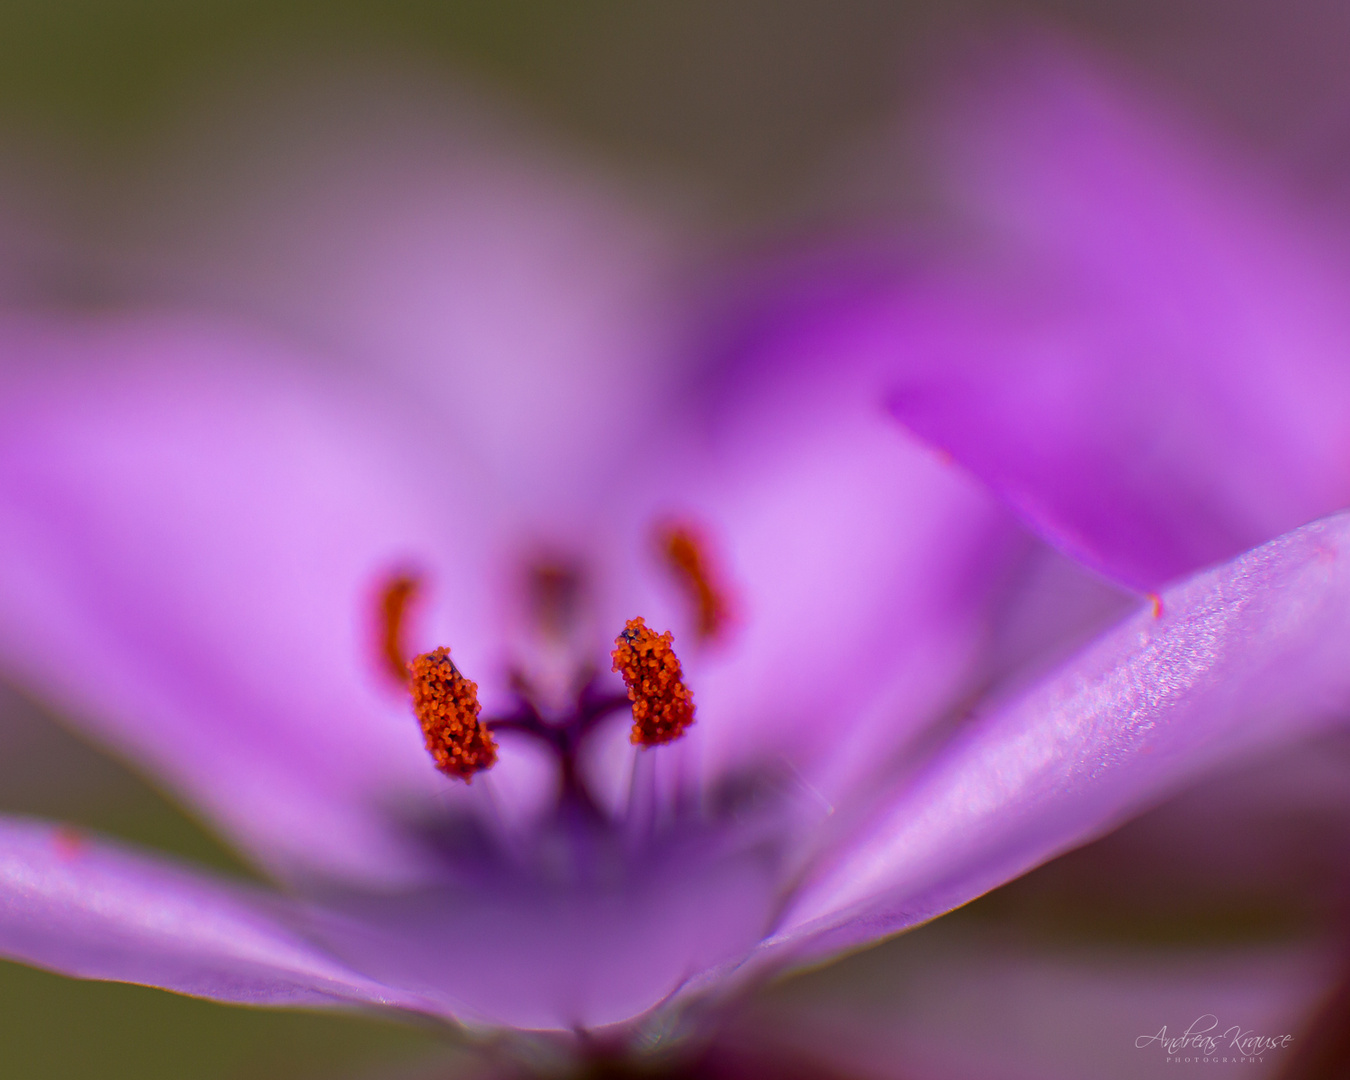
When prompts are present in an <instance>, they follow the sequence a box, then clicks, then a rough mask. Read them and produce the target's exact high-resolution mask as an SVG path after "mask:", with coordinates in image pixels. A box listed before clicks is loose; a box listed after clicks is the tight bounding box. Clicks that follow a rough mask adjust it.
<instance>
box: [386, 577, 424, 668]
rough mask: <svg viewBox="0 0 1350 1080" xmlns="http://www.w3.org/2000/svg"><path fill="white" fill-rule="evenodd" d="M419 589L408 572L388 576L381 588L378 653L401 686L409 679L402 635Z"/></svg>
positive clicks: (415, 580)
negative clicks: (409, 610)
mask: <svg viewBox="0 0 1350 1080" xmlns="http://www.w3.org/2000/svg"><path fill="white" fill-rule="evenodd" d="M421 592H422V581H421V579H420V578H418V577H416V576H414V575H413V574H410V573H399V574H395V575H394V576H392V577H390V578H389V579H388V580H387V581H386V582H385V583H384V585H383V586H381V588H380V603H379V612H378V620H379V628H378V638H379V642H378V645H379V655H380V664H381V666H382V667H383V668H384V670H385V672H386V673H387V674H388V675H389V676H390V678H392V679H393V680H394V681H395V682H397V683H398V684H399V685H400V686H404V685H407V682H408V659H407V657H408V651H407V648H406V642H405V641H404V637H405V635H406V631H407V622H408V609H409V607H410V606H411V605H412V603H413V601H414V600H416V599H417V597H418V596H419V595H420V594H421Z"/></svg>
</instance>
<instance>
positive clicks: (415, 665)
mask: <svg viewBox="0 0 1350 1080" xmlns="http://www.w3.org/2000/svg"><path fill="white" fill-rule="evenodd" d="M408 671H409V673H410V674H411V676H412V677H411V680H410V682H409V689H411V690H412V699H413V711H414V712H415V713H416V714H417V720H418V722H419V723H420V724H421V725H422V734H423V736H424V737H425V738H426V744H427V751H428V753H430V754H431V756H432V758H433V760H434V761H435V762H436V768H438V769H440V770H441V772H443V773H445V774H446V775H447V776H457V777H459V779H461V780H463V781H465V782H466V783H468V782H469V781H470V780H471V779H472V777H473V774H474V773H476V772H481V771H482V770H483V769H490V768H492V766H493V765H495V764H496V762H497V743H496V741H495V740H494V739H493V738H492V732H490V731H489V730H488V729H487V728H486V727H484V726H483V725H482V724H480V723H479V722H478V710H479V708H480V706H479V704H478V684H477V683H475V682H472V681H470V680H469V679H466V678H465V677H464V676H463V675H461V674H460V671H459V668H457V667H455V664H454V661H452V660H451V659H450V650H449V649H446V648H440V649H436V650H434V651H433V652H429V653H424V654H423V655H421V656H419V657H417V658H416V659H415V660H413V662H412V663H411V664H409V665H408Z"/></svg>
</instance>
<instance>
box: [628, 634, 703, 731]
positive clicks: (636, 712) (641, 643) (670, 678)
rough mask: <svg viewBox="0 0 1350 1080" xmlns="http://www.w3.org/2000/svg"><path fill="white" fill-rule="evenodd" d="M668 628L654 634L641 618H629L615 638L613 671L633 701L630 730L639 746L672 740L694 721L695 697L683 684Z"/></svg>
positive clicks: (629, 698) (672, 639)
mask: <svg viewBox="0 0 1350 1080" xmlns="http://www.w3.org/2000/svg"><path fill="white" fill-rule="evenodd" d="M673 642H674V638H673V637H672V635H671V633H670V631H669V630H667V631H666V632H665V633H664V634H657V633H656V632H655V631H654V630H651V629H649V628H648V627H647V624H646V623H645V622H643V621H642V619H640V618H638V619H629V620H628V623H627V625H626V626H625V627H624V629H623V633H622V634H620V635H619V636H618V637H617V638H616V639H615V641H614V653H613V657H614V667H613V670H614V671H617V672H620V673H621V674H622V675H623V681H624V684H625V685H626V686H627V687H628V700H629V701H631V702H632V703H633V732H632V735H631V736H630V738H631V739H632V741H633V742H635V743H637V744H639V745H640V746H660V745H662V744H663V743H668V742H674V741H675V740H676V739H678V738H679V737H680V736H681V735H683V734H684V732H685V729H686V728H688V727H689V725H690V724H692V723H693V722H694V698H693V695H692V694H690V692H689V688H688V687H687V686H685V685H684V678H683V673H682V672H681V670H680V661H679V658H678V657H677V656H676V655H675V650H674V649H673V648H672V647H671V646H672V643H673Z"/></svg>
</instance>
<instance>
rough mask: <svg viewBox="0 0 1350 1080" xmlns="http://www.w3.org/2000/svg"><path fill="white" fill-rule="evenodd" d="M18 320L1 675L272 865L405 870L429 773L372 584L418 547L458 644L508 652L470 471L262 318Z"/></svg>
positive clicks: (0, 592)
mask: <svg viewBox="0 0 1350 1080" xmlns="http://www.w3.org/2000/svg"><path fill="white" fill-rule="evenodd" d="M2 333H3V346H2V347H3V349H4V352H5V354H6V356H7V358H8V360H9V363H8V367H7V368H6V370H5V372H4V374H3V392H0V415H2V416H3V419H0V478H3V479H0V508H2V511H3V512H2V513H0V652H2V654H3V658H4V664H5V666H6V667H7V668H8V670H9V673H10V675H11V677H13V678H15V679H17V680H19V681H21V682H23V683H24V684H26V685H27V686H28V687H29V688H30V689H31V690H32V691H33V692H34V693H37V694H39V695H40V696H43V697H45V698H47V699H48V700H51V701H54V702H55V703H57V704H58V705H59V706H60V707H62V708H63V709H65V710H66V711H67V712H68V713H69V715H70V716H71V717H72V718H74V719H77V720H78V721H79V722H81V723H82V724H83V725H85V726H87V727H88V728H89V729H90V730H91V731H93V732H95V733H97V734H98V735H99V736H100V737H101V738H103V739H104V740H106V741H108V742H109V743H110V744H112V745H113V746H115V747H116V748H118V749H120V750H121V751H123V752H124V753H126V754H127V755H129V756H133V757H134V758H136V759H137V760H138V761H140V762H142V763H144V764H145V765H146V766H147V767H148V768H150V769H151V770H152V771H153V772H155V773H156V774H157V775H158V776H160V777H161V778H163V779H164V780H165V781H166V782H167V783H168V784H169V785H170V786H172V787H173V788H174V789H175V790H177V791H178V792H180V793H181V794H183V795H185V796H187V797H189V798H190V799H192V800H193V801H195V802H196V803H197V804H198V805H199V806H200V807H202V808H203V809H204V810H206V811H207V812H208V813H210V814H211V815H212V816H213V817H214V818H215V819H216V820H217V821H218V822H220V823H221V824H222V825H223V826H224V827H225V828H226V829H227V831H228V832H229V833H230V834H231V836H232V837H233V838H234V839H235V840H236V841H238V842H240V843H242V844H243V845H244V846H245V847H246V848H248V849H250V850H251V851H252V852H253V853H254V854H256V855H259V856H260V857H261V858H262V859H263V860H264V861H265V862H266V863H268V865H269V866H271V867H272V868H273V869H286V868H290V869H299V868H302V867H304V868H308V869H309V870H311V871H320V872H323V873H328V874H339V875H355V876H357V877H365V876H370V875H374V876H376V877H392V878H405V877H407V876H408V875H409V874H412V875H414V876H415V875H416V873H417V867H418V865H419V864H418V861H417V859H416V857H415V856H414V855H413V854H412V852H411V851H410V850H409V849H408V848H407V847H406V845H405V844H403V843H402V842H400V840H399V839H398V837H397V836H396V835H394V834H393V833H392V831H391V830H392V825H391V824H390V815H389V810H390V804H391V802H392V803H397V802H398V801H400V800H406V799H407V798H409V797H412V796H413V795H414V794H415V793H417V792H419V791H424V790H426V789H427V788H428V787H429V786H430V785H431V784H433V783H434V776H431V775H429V774H430V772H431V771H430V770H428V769H427V766H426V760H425V754H424V751H423V750H422V747H421V745H420V741H421V736H420V732H419V731H418V730H417V727H416V724H415V722H414V720H413V719H412V717H411V716H410V714H409V711H408V707H407V703H406V701H405V699H404V698H403V696H402V694H401V693H400V692H399V691H398V690H397V689H396V688H393V687H390V686H389V685H388V684H387V680H386V677H385V675H384V673H383V671H382V669H381V667H380V665H379V662H378V656H377V653H376V651H375V636H374V632H373V626H372V623H373V619H372V609H373V607H374V605H375V602H376V601H375V596H374V592H375V589H376V586H377V585H378V581H379V579H380V577H381V576H382V575H383V574H385V573H387V572H388V571H389V570H390V569H391V568H392V567H394V566H396V565H397V564H399V563H401V562H404V561H406V560H409V559H412V560H415V561H416V562H417V563H419V564H420V565H422V566H424V567H426V568H427V570H428V571H429V573H430V575H431V577H432V579H433V582H434V583H435V584H438V585H440V592H441V597H442V599H444V596H445V593H446V592H449V591H451V590H453V601H454V602H453V604H452V605H451V604H446V605H445V610H444V611H442V612H441V613H439V614H440V618H439V620H438V621H439V623H440V629H441V630H442V631H443V632H447V631H448V640H450V641H453V642H454V643H455V645H456V648H457V649H461V647H462V649H461V651H460V652H459V653H458V655H460V657H461V658H462V659H463V660H464V661H465V662H468V663H471V664H481V665H486V664H488V663H489V659H493V660H495V656H496V653H497V651H498V644H497V641H496V639H495V637H494V627H497V626H498V625H499V619H498V618H497V615H498V613H497V611H496V608H495V606H494V603H493V601H492V600H491V597H490V594H489V592H488V588H489V580H488V579H489V577H490V575H489V573H488V569H487V568H488V567H489V566H490V558H489V555H488V551H487V549H488V548H489V546H490V544H491V538H492V536H493V535H494V534H495V530H496V526H495V525H494V523H493V522H492V520H491V519H490V518H489V517H488V515H487V511H486V509H485V508H486V507H487V506H488V505H489V504H488V503H487V502H486V501H485V500H483V499H482V498H481V497H478V496H476V495H475V494H474V492H475V490H476V481H475V477H474V475H473V473H472V471H471V470H470V469H469V468H467V467H466V466H464V464H463V463H462V462H459V461H457V460H456V459H454V458H453V457H452V456H451V455H450V454H448V453H446V452H445V450H444V445H443V444H439V443H438V442H437V440H436V439H435V438H424V437H422V436H424V435H425V434H426V433H427V432H428V431H430V432H432V433H434V431H435V429H434V428H427V427H425V426H424V425H422V424H421V423H420V422H419V421H420V419H421V418H420V417H419V416H418V415H417V414H416V413H415V412H411V413H409V412H407V411H404V410H394V409H392V408H391V407H390V406H389V404H388V403H387V402H386V401H385V400H384V399H383V398H382V397H381V396H380V393H379V390H378V389H377V388H373V387H371V386H368V385H367V386H360V385H357V384H349V383H345V382H343V381H342V380H341V379H335V378H331V377H330V380H329V383H330V384H329V385H327V386H324V387H321V386H319V385H316V383H315V381H314V380H313V379H312V378H311V377H310V376H309V375H308V374H307V373H306V371H305V370H304V365H303V364H300V363H297V362H296V361H295V360H294V358H293V357H291V356H289V355H287V354H284V353H283V352H282V351H280V350H278V349H277V348H276V347H275V346H273V345H271V344H268V343H265V342H261V341H259V340H258V339H256V338H243V337H240V336H238V335H230V334H226V333H223V332H220V331H217V330H208V329H205V328H203V327H202V326H200V325H192V324H190V323H187V322H184V321H181V320H180V321H169V320H125V321H121V322H110V323H91V324H88V325H80V324H67V325H64V326H62V327H61V328H60V329H56V328H52V327H48V326H43V325H40V324H29V325H16V324H10V325H7V326H5V327H4V328H3V331H2ZM414 408H415V406H414ZM456 512H458V516H456ZM442 583H444V584H442ZM419 631H420V633H427V631H428V628H427V627H420V628H419Z"/></svg>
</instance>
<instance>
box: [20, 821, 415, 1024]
mask: <svg viewBox="0 0 1350 1080" xmlns="http://www.w3.org/2000/svg"><path fill="white" fill-rule="evenodd" d="M0 954H3V955H4V956H6V957H8V958H10V959H12V960H20V961H22V962H24V963H28V964H33V965H35V966H38V967H44V968H48V969H50V970H52V971H59V972H61V973H62V974H66V975H75V976H78V977H80V978H86V979H113V980H117V981H119V982H132V983H142V984H144V985H147V986H159V987H163V988H164V989H167V990H175V991H178V992H179V993H183V994H192V995H194V996H197V997H205V998H211V999H213V1000H216V1001H233V1002H244V1003H247V1004H250V1005H272V1006H277V1005H300V1006H305V1007H307V1008H313V1007H315V1006H321V1005H344V1004H347V1005H369V1006H378V1005H384V1006H392V1007H397V1008H406V1009H415V1010H419V1011H433V1010H431V1008H430V1007H429V1006H428V1004H427V1003H426V1002H425V1001H424V1000H422V999H419V998H418V997H416V996H415V995H412V994H408V993H404V992H401V991H397V990H391V989H389V988H388V987H385V986H382V985H380V984H379V983H376V982H373V981H372V980H370V979H366V978H363V977H362V976H360V975H357V974H356V973H354V972H352V971H351V970H349V969H348V968H346V967H344V966H343V965H342V964H341V963H339V962H338V961H336V960H334V959H333V958H332V957H331V956H329V955H326V954H325V953H324V952H323V951H322V950H320V949H317V948H315V947H314V946H313V945H312V944H311V943H310V942H308V941H306V940H305V939H304V938H303V937H301V936H300V935H299V934H298V933H297V932H296V931H295V930H294V929H293V928H292V927H291V925H290V923H289V922H288V919H287V917H286V911H285V907H284V905H283V904H282V903H281V902H280V901H279V900H277V899H268V898H266V897H264V896H262V895H255V894H253V893H251V892H248V891H246V890H244V889H241V888H238V887H236V886H232V885H228V884H225V883H224V882H221V881H218V880H213V879H211V878H209V877H206V876H204V875H201V874H194V873H190V872H188V871H186V870H184V869H181V868H179V867H176V866H173V865H171V864H169V863H167V862H164V861H160V860H156V859H152V858H149V857H147V856H144V855H137V854H132V853H130V852H128V851H125V850H122V849H119V848H117V847H114V846H112V845H110V844H106V843H104V842H102V841H96V840H94V839H92V838H89V837H87V836H85V835H83V834H81V833H78V832H76V831H75V830H72V829H69V828H68V827H64V826H57V825H50V824H46V823H41V822H36V821H28V820H24V819H21V818H0Z"/></svg>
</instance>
